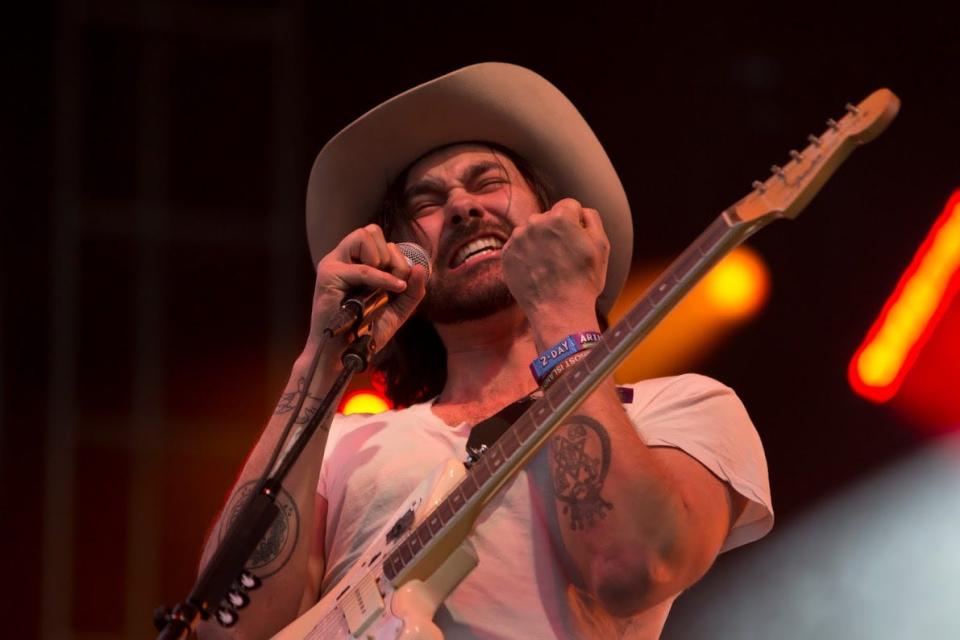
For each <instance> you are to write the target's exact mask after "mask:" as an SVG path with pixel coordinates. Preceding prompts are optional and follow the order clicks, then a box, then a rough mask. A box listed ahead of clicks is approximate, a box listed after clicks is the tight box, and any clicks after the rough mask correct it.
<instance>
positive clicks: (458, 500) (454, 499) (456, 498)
mask: <svg viewBox="0 0 960 640" xmlns="http://www.w3.org/2000/svg"><path fill="white" fill-rule="evenodd" d="M461 486H463V484H462V483H461V484H460V485H459V486H458V487H457V488H456V489H454V490H453V493H451V494H450V497H449V498H447V500H449V501H450V508H452V509H453V512H454V513H456V512H457V511H459V510H460V507H462V506H463V505H464V504H466V502H467V500H466V498H464V496H463V493H462V491H461V489H460V487H461Z"/></svg>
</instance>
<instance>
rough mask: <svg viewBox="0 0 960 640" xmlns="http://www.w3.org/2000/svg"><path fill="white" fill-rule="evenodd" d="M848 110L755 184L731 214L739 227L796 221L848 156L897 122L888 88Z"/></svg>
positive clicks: (897, 105)
mask: <svg viewBox="0 0 960 640" xmlns="http://www.w3.org/2000/svg"><path fill="white" fill-rule="evenodd" d="M846 108H847V113H846V115H845V116H843V117H842V118H840V120H834V119H832V118H831V119H829V120H827V129H826V130H825V131H824V132H823V133H822V134H820V135H819V136H814V135H810V136H807V143H808V144H807V146H806V147H804V149H803V150H802V151H796V150H793V151H791V152H790V161H789V162H787V163H786V164H784V165H783V166H778V165H773V166H772V167H770V172H771V174H772V175H771V176H770V177H769V178H767V179H766V180H765V181H763V182H761V181H759V180H757V181H756V182H754V183H753V191H752V192H751V193H750V194H748V195H747V196H746V197H745V198H743V199H742V200H740V201H739V202H738V203H737V204H735V205H734V206H733V207H731V209H730V212H731V213H732V214H733V215H734V216H735V217H736V218H737V219H738V220H740V221H743V222H750V221H759V220H761V219H762V218H795V217H797V215H798V214H799V213H800V212H801V211H802V210H803V208H804V207H805V206H807V203H809V202H810V200H811V199H812V198H813V196H814V195H816V193H817V191H819V190H820V187H822V186H823V185H824V183H825V182H826V181H827V179H828V178H829V177H830V176H831V175H832V174H833V172H834V171H836V169H837V167H839V166H840V164H841V163H842V162H843V161H844V160H845V159H846V158H847V156H848V155H850V152H851V151H853V150H854V149H855V148H856V147H857V146H858V145H861V144H864V143H866V142H870V141H871V140H873V139H874V138H876V137H877V136H879V135H880V134H881V133H883V131H884V129H886V128H887V126H888V125H889V124H890V123H891V122H892V121H893V119H894V117H896V115H897V111H898V110H899V109H900V99H899V98H898V97H897V96H896V95H895V94H894V93H893V92H892V91H890V90H889V89H878V90H877V91H874V92H873V93H871V94H870V95H869V96H867V97H866V98H865V99H864V100H862V101H861V102H860V103H859V104H857V105H856V106H854V105H852V104H848V105H847V107H846Z"/></svg>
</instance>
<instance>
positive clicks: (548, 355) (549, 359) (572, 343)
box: [530, 331, 600, 384]
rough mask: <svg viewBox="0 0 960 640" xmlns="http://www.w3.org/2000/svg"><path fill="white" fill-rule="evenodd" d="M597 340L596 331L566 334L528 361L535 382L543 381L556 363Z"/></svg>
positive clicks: (598, 338) (588, 346)
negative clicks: (531, 360)
mask: <svg viewBox="0 0 960 640" xmlns="http://www.w3.org/2000/svg"><path fill="white" fill-rule="evenodd" d="M599 340H600V334H599V333H597V332H596V331H581V332H580V333H574V334H572V335H569V336H567V337H566V338H564V339H563V340H561V341H560V342H558V343H557V344H555V345H553V346H552V347H550V348H549V349H547V350H545V351H544V352H543V353H541V354H540V355H539V356H537V357H536V358H535V359H534V361H533V362H531V363H530V371H531V372H532V373H533V377H534V378H535V379H536V381H537V384H540V383H541V382H543V379H544V378H545V377H546V376H547V374H548V373H550V371H551V370H552V369H553V368H554V367H556V366H557V365H558V364H560V363H561V362H563V361H564V360H566V359H567V358H569V357H570V356H572V355H573V354H575V353H577V352H578V351H583V350H584V349H588V348H590V347H592V346H593V344H594V343H596V342H598V341H599Z"/></svg>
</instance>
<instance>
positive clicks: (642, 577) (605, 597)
mask: <svg viewBox="0 0 960 640" xmlns="http://www.w3.org/2000/svg"><path fill="white" fill-rule="evenodd" d="M656 573H657V572H655V571H652V570H651V563H650V562H649V561H638V562H624V563H620V564H618V565H617V566H612V567H609V568H608V570H600V571H596V572H594V579H593V580H592V582H593V585H592V587H593V588H592V589H591V591H593V592H594V595H595V596H596V598H597V599H598V600H599V601H600V604H601V605H602V606H603V608H604V609H605V610H606V611H607V612H608V613H610V615H612V616H615V617H621V618H622V617H627V616H632V615H635V614H637V613H640V612H641V611H644V610H645V609H648V608H650V607H651V606H653V605H654V604H656V602H657V600H656V599H655V598H654V594H655V593H657V592H659V591H661V589H659V588H658V587H659V585H658V579H657V576H656Z"/></svg>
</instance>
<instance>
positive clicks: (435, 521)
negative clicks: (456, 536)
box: [427, 512, 443, 537]
mask: <svg viewBox="0 0 960 640" xmlns="http://www.w3.org/2000/svg"><path fill="white" fill-rule="evenodd" d="M427 526H428V527H430V537H433V535H434V534H436V533H437V532H438V531H440V529H441V527H443V522H442V521H441V520H440V515H439V514H438V513H436V512H433V513H432V514H430V517H429V518H427Z"/></svg>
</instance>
